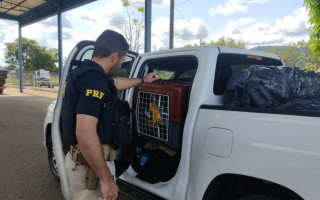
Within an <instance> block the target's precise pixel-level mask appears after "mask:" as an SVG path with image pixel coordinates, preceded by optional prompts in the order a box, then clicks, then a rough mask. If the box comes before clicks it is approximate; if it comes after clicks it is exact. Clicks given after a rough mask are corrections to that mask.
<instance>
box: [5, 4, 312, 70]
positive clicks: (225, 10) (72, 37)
mask: <svg viewBox="0 0 320 200" xmlns="http://www.w3.org/2000/svg"><path fill="white" fill-rule="evenodd" d="M174 4H175V5H174V8H175V9H174V48H178V47H183V46H185V45H187V44H199V42H200V40H201V41H204V42H210V41H217V40H218V39H219V38H221V37H226V38H228V37H230V38H233V39H235V40H236V41H243V42H244V43H245V44H246V48H247V49H250V48H253V47H257V46H271V45H272V46H275V45H277V46H278V45H291V44H294V43H296V42H298V41H301V40H305V41H308V40H309V34H308V27H309V24H308V14H307V11H306V9H305V7H304V6H303V0H174ZM139 6H144V0H130V8H132V9H135V8H137V7H139ZM124 13H125V10H124V8H123V6H122V3H121V1H120V0H98V1H96V2H93V3H90V4H87V5H84V6H81V7H78V8H76V9H73V10H70V11H67V12H64V13H63V14H62V27H63V30H62V33H63V43H62V45H63V50H62V52H63V57H67V56H68V54H69V53H70V51H71V50H72V48H73V47H74V46H75V45H76V44H77V43H78V42H79V41H81V40H95V39H96V38H97V37H98V36H99V34H100V33H102V32H103V31H104V30H106V29H112V30H115V31H118V32H120V33H121V30H120V29H119V25H120V24H121V23H122V22H123V20H124V16H125V15H124ZM169 19H170V0H152V19H151V22H152V27H151V51H157V50H165V49H168V48H169V26H170V25H169V22H170V21H169ZM22 36H23V37H26V38H28V39H33V40H36V41H37V42H38V43H39V44H40V45H41V46H45V47H47V48H58V36H57V16H53V17H50V18H48V19H45V20H42V21H40V22H37V23H34V24H31V25H28V26H26V27H23V28H22ZM16 38H18V23H17V22H15V21H9V20H3V19H0V66H2V67H5V66H6V63H5V59H4V52H5V45H4V43H8V42H13V41H14V40H15V39H16ZM139 53H143V49H141V51H140V52H139Z"/></svg>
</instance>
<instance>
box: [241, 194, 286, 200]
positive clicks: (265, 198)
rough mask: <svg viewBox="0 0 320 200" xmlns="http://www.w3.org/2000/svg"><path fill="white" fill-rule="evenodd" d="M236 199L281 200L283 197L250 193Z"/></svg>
mask: <svg viewBox="0 0 320 200" xmlns="http://www.w3.org/2000/svg"><path fill="white" fill-rule="evenodd" d="M236 200H281V199H279V198H276V197H272V196H269V195H263V194H249V195H246V196H243V197H240V198H237V199H236Z"/></svg>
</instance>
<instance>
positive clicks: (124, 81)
mask: <svg viewBox="0 0 320 200" xmlns="http://www.w3.org/2000/svg"><path fill="white" fill-rule="evenodd" d="M156 74H157V72H151V73H149V74H147V75H145V76H144V77H143V80H144V82H146V83H151V82H153V81H155V80H158V79H159V78H157V77H154V76H155V75H156ZM113 80H114V85H115V86H116V88H117V90H126V89H129V88H132V87H134V86H136V85H139V84H140V83H141V79H140V78H114V79H113Z"/></svg>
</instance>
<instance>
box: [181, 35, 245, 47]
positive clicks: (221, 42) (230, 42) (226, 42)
mask: <svg viewBox="0 0 320 200" xmlns="http://www.w3.org/2000/svg"><path fill="white" fill-rule="evenodd" d="M204 45H212V46H225V47H230V48H239V49H245V48H246V45H245V43H244V42H243V41H242V40H240V41H238V42H236V40H235V39H233V38H229V37H228V38H226V37H221V38H219V39H218V40H217V41H213V40H212V41H210V42H208V43H206V42H204V41H202V40H200V42H199V46H204ZM190 46H198V44H194V45H191V44H187V45H185V47H190Z"/></svg>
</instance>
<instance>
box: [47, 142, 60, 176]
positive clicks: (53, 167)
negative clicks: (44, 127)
mask: <svg viewBox="0 0 320 200" xmlns="http://www.w3.org/2000/svg"><path fill="white" fill-rule="evenodd" d="M48 143H49V144H48V162H49V168H50V171H51V173H52V175H53V177H54V178H55V179H56V180H58V181H59V180H60V177H59V171H58V166H57V162H56V156H55V155H54V151H53V147H52V139H51V136H50V138H49V141H48Z"/></svg>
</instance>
